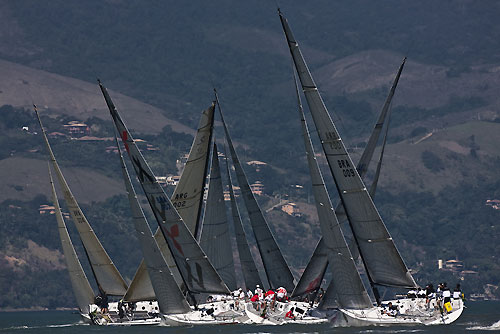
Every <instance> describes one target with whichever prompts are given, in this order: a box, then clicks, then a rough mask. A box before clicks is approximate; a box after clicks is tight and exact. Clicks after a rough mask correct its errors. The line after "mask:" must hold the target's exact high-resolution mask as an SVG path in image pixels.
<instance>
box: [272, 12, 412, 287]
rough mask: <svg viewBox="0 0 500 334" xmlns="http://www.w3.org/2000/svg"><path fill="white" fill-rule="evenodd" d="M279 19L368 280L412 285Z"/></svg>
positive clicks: (302, 59) (303, 64) (293, 42)
mask: <svg viewBox="0 0 500 334" xmlns="http://www.w3.org/2000/svg"><path fill="white" fill-rule="evenodd" d="M280 20H281V23H282V26H283V29H284V31H285V35H286V38H287V43H288V46H289V48H290V53H291V55H292V58H293V61H294V64H295V67H296V69H297V73H298V75H299V78H300V82H301V85H302V90H303V91H304V95H305V96H306V100H307V104H308V105H309V110H310V112H311V114H312V116H313V120H314V123H315V125H316V129H317V131H318V135H319V138H320V140H321V145H322V147H323V151H324V153H325V156H326V158H327V161H328V165H329V167H330V171H331V172H332V175H333V178H334V180H335V184H336V186H337V190H338V192H339V195H340V198H341V200H342V203H343V205H344V208H345V211H346V215H347V217H348V219H349V223H350V226H351V229H352V231H353V234H354V236H355V238H356V241H357V243H358V245H359V249H360V253H361V256H362V259H363V262H364V264H365V266H366V268H367V274H368V276H369V278H370V281H371V282H372V284H380V285H387V286H396V287H415V286H416V283H415V281H414V280H413V277H412V276H411V274H410V272H409V271H408V268H407V267H406V265H405V263H404V261H403V259H402V258H401V255H400V254H399V252H398V250H397V248H396V245H395V244H394V242H393V240H392V238H391V236H390V234H389V232H388V231H387V228H386V227H385V224H384V222H383V221H382V218H381V217H380V215H379V213H378V211H377V208H376V207H375V205H374V204H373V201H372V199H371V197H370V195H369V193H368V190H367V189H366V187H365V185H364V183H363V181H362V179H361V177H360V175H359V173H358V171H357V170H356V168H355V166H354V164H353V162H352V159H351V157H350V156H349V154H348V153H347V150H346V148H345V146H344V143H343V142H342V139H341V138H340V135H339V133H338V131H337V129H336V127H335V125H334V123H333V121H332V119H331V118H330V115H329V114H328V111H327V110H326V107H325V105H324V103H323V100H322V98H321V96H320V94H319V91H318V89H317V87H316V84H315V83H314V80H313V78H312V76H311V73H310V72H309V69H308V68H307V65H306V63H305V61H304V58H303V56H302V53H301V51H300V49H299V46H298V43H297V42H296V40H295V38H294V37H293V35H292V32H291V30H290V27H289V26H288V23H287V21H286V19H285V18H284V17H283V15H282V14H281V13H280Z"/></svg>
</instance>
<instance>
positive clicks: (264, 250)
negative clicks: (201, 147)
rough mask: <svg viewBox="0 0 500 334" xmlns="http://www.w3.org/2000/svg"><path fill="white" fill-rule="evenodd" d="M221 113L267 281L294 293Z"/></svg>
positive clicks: (282, 260) (281, 257) (272, 285)
mask: <svg viewBox="0 0 500 334" xmlns="http://www.w3.org/2000/svg"><path fill="white" fill-rule="evenodd" d="M219 112H220V115H221V120H222V125H223V127H224V132H225V134H226V140H227V143H228V146H229V152H230V153H231V157H232V159H233V165H234V168H235V170H236V177H237V179H238V184H239V186H240V189H241V196H242V197H243V200H244V202H245V206H246V208H247V211H248V216H249V218H250V222H251V225H252V229H253V232H254V235H255V240H256V242H257V247H258V249H259V253H260V256H261V258H262V263H263V264H264V270H265V272H266V276H267V279H268V281H269V284H270V286H271V288H272V289H277V288H278V287H280V286H283V287H284V288H285V289H287V290H288V291H292V290H293V288H294V286H295V284H294V282H293V275H292V272H291V271H290V268H289V267H288V264H287V263H286V260H285V258H284V257H283V254H282V253H281V250H280V248H279V246H278V244H277V243H276V240H275V239H274V236H273V234H272V232H271V230H270V228H269V225H268V223H267V221H266V219H265V218H264V215H263V213H262V210H261V209H260V207H259V204H258V203H257V200H256V199H255V196H254V194H253V192H252V190H251V189H250V185H249V183H248V179H247V177H246V175H245V172H244V171H243V168H242V167H241V163H240V161H239V158H238V156H237V154H236V151H235V149H234V146H233V142H232V140H231V137H230V136H229V131H228V129H227V126H226V123H225V121H224V116H223V115H222V110H221V108H220V104H219Z"/></svg>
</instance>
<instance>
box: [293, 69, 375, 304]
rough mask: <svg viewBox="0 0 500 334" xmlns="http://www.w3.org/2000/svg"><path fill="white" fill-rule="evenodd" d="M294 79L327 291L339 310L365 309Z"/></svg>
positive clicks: (365, 300) (366, 300) (363, 292)
mask: <svg viewBox="0 0 500 334" xmlns="http://www.w3.org/2000/svg"><path fill="white" fill-rule="evenodd" d="M294 80H295V88H296V93H297V102H298V109H299V114H300V124H301V127H302V135H303V137H304V145H305V148H306V156H307V162H308V165H309V171H310V174H311V183H312V189H313V195H314V200H315V203H316V210H317V212H318V218H319V224H320V227H321V234H322V235H323V242H324V244H325V248H326V249H327V258H328V262H329V263H330V269H331V270H330V271H331V273H332V282H333V283H331V284H330V287H329V289H333V290H334V294H335V297H336V300H337V303H338V305H339V306H340V307H342V308H346V309H368V308H371V307H372V303H371V300H370V297H369V296H368V293H367V292H366V290H365V287H364V286H363V283H362V281H361V278H360V276H359V273H358V270H357V269H356V265H355V263H354V259H353V258H352V255H351V252H350V251H349V247H348V246H347V243H346V241H345V239H344V234H343V233H342V230H341V229H340V224H339V221H338V220H337V216H335V210H334V209H333V205H332V202H331V200H330V196H329V195H328V192H327V190H326V186H325V183H324V181H323V176H322V175H321V171H320V169H319V166H318V163H317V161H316V156H315V155H314V149H313V146H312V143H311V138H310V136H309V131H308V129H307V123H306V120H305V117H304V112H303V110H302V103H301V102H300V95H299V91H298V87H297V81H296V78H295V75H294ZM330 292H331V291H330ZM327 293H328V291H327Z"/></svg>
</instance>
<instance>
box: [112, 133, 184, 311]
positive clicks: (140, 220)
mask: <svg viewBox="0 0 500 334" xmlns="http://www.w3.org/2000/svg"><path fill="white" fill-rule="evenodd" d="M115 141H116V146H117V147H118V153H119V156H120V163H121V167H122V172H123V180H124V181H125V188H126V190H127V194H128V199H129V202H130V209H131V212H132V219H133V221H134V227H135V231H136V232H137V233H136V235H137V239H139V243H140V245H141V249H142V254H143V255H144V263H145V265H146V268H147V272H148V275H149V277H150V280H151V283H152V286H153V290H154V293H155V295H156V299H157V301H158V307H159V308H160V312H161V313H163V314H178V313H187V312H189V311H191V308H190V307H189V304H188V303H187V301H186V299H185V298H184V296H183V295H182V292H181V290H180V289H179V286H178V285H177V282H176V281H175V279H174V275H172V272H171V271H170V269H169V268H168V265H167V262H166V261H165V259H164V258H163V255H162V254H161V251H160V248H159V247H158V244H157V243H156V241H155V238H154V237H153V233H152V232H151V229H150V228H149V225H148V222H147V220H146V217H145V216H144V212H143V211H142V208H141V206H140V204H139V201H138V200H137V195H136V193H135V190H134V187H133V186H132V182H131V181H130V176H129V174H128V170H127V166H126V165H125V162H124V161H123V155H122V151H121V149H120V145H119V143H118V139H117V138H116V135H115Z"/></svg>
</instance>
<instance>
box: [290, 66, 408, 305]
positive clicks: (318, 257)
mask: <svg viewBox="0 0 500 334" xmlns="http://www.w3.org/2000/svg"><path fill="white" fill-rule="evenodd" d="M405 62H406V57H405V58H404V59H403V62H402V63H401V65H400V67H399V70H398V72H397V74H396V77H395V79H394V81H393V83H392V86H391V89H390V91H389V95H388V96H387V98H386V100H385V103H384V106H383V107H382V110H381V112H380V114H379V117H378V119H377V122H376V123H375V126H374V127H373V130H372V133H371V135H370V138H369V139H368V143H367V145H366V147H365V149H364V150H363V154H362V155H361V158H360V160H359V161H358V165H357V169H358V173H359V175H360V176H361V177H362V178H363V177H364V176H365V175H366V173H367V171H368V167H369V165H370V162H371V160H372V158H373V154H374V153H375V147H376V144H377V142H378V140H379V138H380V133H381V131H382V128H383V126H384V124H385V122H386V118H387V119H389V115H390V109H389V107H390V105H391V102H392V98H393V96H394V92H395V91H396V87H397V84H398V82H399V78H400V77H401V72H402V71H403V67H404V65H405ZM388 123H389V121H387V126H386V131H385V135H384V140H383V144H382V149H381V153H380V157H379V161H378V164H377V170H376V173H375V177H374V178H373V181H372V184H371V186H370V196H371V197H372V199H373V198H374V197H375V192H376V189H377V184H378V179H379V176H380V168H381V166H382V158H383V156H384V149H385V145H386V138H387V131H388V130H389V124H388ZM335 214H336V215H337V219H338V221H339V222H340V223H341V225H342V224H344V223H348V222H347V217H346V215H345V210H344V206H343V205H342V202H340V203H339V204H338V205H337V207H336V208H335ZM344 231H346V230H344ZM347 231H348V230H347ZM348 241H349V243H348V245H349V249H350V250H351V254H352V255H353V258H354V259H357V258H358V257H359V249H358V245H357V243H356V241H355V240H354V239H350V240H348ZM325 252H326V250H325V248H324V244H323V242H322V240H321V239H320V241H319V242H318V244H317V246H316V248H315V250H314V252H313V255H312V257H311V259H310V260H309V262H308V264H307V266H306V269H305V270H304V273H303V274H302V276H301V277H300V280H299V282H298V283H297V286H296V287H295V290H294V292H293V294H292V297H298V296H302V295H305V294H309V293H311V292H312V291H317V290H318V289H319V288H320V285H321V281H322V280H323V275H324V273H325V272H326V267H327V265H328V259H327V258H326V256H325Z"/></svg>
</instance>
